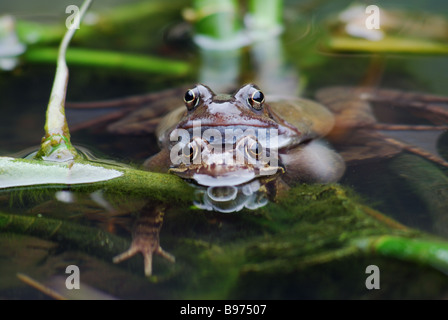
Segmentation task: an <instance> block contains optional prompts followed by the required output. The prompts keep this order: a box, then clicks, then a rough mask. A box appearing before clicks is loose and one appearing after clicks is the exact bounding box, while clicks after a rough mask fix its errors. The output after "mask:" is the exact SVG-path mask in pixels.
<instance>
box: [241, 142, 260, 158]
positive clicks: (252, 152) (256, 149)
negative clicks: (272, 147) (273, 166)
mask: <svg viewBox="0 0 448 320" xmlns="http://www.w3.org/2000/svg"><path fill="white" fill-rule="evenodd" d="M245 151H246V154H247V155H248V156H249V157H251V158H254V159H256V160H258V159H259V158H260V156H261V153H262V151H263V147H262V146H261V144H259V143H258V141H256V140H253V139H250V140H249V141H247V144H246V148H245Z"/></svg>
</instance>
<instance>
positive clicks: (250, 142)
mask: <svg viewBox="0 0 448 320" xmlns="http://www.w3.org/2000/svg"><path fill="white" fill-rule="evenodd" d="M184 101H185V105H186V107H187V113H186V115H185V116H184V117H183V118H182V119H181V120H180V122H179V123H178V125H177V126H176V127H175V128H174V130H173V131H171V133H170V141H171V146H170V158H171V162H172V165H171V169H170V171H171V172H173V173H175V174H177V175H178V176H180V177H182V178H184V179H191V180H194V181H195V182H196V183H198V184H200V185H203V186H212V187H214V186H229V185H231V186H236V185H241V184H243V183H247V182H249V181H251V180H253V179H256V178H259V177H266V176H270V175H274V174H276V173H277V172H282V171H283V168H282V166H281V164H280V163H279V162H278V150H279V149H280V148H283V147H285V146H287V145H288V144H289V143H290V142H291V137H294V136H295V133H294V132H292V130H291V129H290V128H288V127H285V126H282V125H281V124H279V123H277V122H276V121H275V120H274V119H273V118H272V117H271V115H270V113H269V111H268V110H267V109H266V108H265V99H264V95H263V93H262V92H261V91H260V90H259V89H258V88H257V87H256V86H254V85H251V84H249V85H246V86H243V87H242V88H240V89H239V90H238V91H237V92H236V93H235V94H234V95H216V94H214V93H213V92H212V91H211V90H210V89H209V88H208V87H206V86H204V85H197V86H196V87H195V88H193V89H190V90H188V91H187V92H186V93H185V97H184Z"/></svg>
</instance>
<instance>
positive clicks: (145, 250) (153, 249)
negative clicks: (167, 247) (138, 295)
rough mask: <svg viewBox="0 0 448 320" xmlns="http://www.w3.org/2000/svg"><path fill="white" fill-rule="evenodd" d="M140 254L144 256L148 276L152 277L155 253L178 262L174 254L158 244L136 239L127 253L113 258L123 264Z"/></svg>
mask: <svg viewBox="0 0 448 320" xmlns="http://www.w3.org/2000/svg"><path fill="white" fill-rule="evenodd" d="M139 252H140V253H141V254H142V255H143V260H144V263H145V275H146V276H150V275H151V274H152V256H153V254H154V253H155V254H158V255H160V256H162V257H164V258H165V259H167V260H168V261H170V262H173V263H174V262H175V260H176V259H175V257H174V256H173V255H172V254H170V253H168V252H166V251H164V250H163V249H162V247H161V246H160V245H159V244H158V243H157V244H153V243H149V242H147V241H146V239H142V238H136V239H134V240H133V241H132V244H131V247H130V248H129V249H128V250H127V251H125V252H123V253H121V254H119V255H118V256H115V257H114V258H113V262H114V263H119V262H122V261H124V260H127V259H129V258H131V257H133V256H134V255H136V254H137V253H139Z"/></svg>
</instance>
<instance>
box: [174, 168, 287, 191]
mask: <svg viewBox="0 0 448 320" xmlns="http://www.w3.org/2000/svg"><path fill="white" fill-rule="evenodd" d="M169 172H170V173H174V174H176V175H178V176H179V177H181V178H183V179H187V180H193V181H194V182H195V183H197V184H199V185H201V186H206V187H222V186H239V185H243V184H245V183H248V182H250V181H252V180H256V179H258V178H266V177H273V176H276V175H277V174H281V173H284V172H285V169H284V168H283V167H281V166H264V167H260V168H257V167H225V168H221V170H219V169H217V168H216V167H215V168H211V167H210V166H208V167H207V166H189V167H187V166H181V167H177V168H171V169H169Z"/></svg>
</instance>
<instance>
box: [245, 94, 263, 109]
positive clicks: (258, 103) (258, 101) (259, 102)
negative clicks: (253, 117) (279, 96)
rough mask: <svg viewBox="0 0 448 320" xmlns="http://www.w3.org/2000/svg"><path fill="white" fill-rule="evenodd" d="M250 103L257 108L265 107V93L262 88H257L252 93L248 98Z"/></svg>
mask: <svg viewBox="0 0 448 320" xmlns="http://www.w3.org/2000/svg"><path fill="white" fill-rule="evenodd" d="M248 101H249V104H250V105H251V107H252V108H254V109H255V110H261V108H263V103H264V94H263V92H261V91H260V90H256V91H254V92H253V93H252V95H251V96H250V97H249V99H248Z"/></svg>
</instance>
